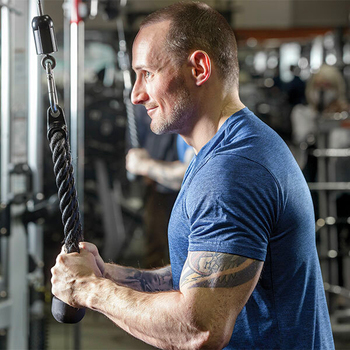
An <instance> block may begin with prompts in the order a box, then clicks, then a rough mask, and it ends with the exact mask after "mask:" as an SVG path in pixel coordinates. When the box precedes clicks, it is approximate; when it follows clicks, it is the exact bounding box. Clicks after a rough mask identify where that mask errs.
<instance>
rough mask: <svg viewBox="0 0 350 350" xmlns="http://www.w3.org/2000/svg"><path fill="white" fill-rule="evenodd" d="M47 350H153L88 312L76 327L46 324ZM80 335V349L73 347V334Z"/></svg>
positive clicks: (53, 321) (94, 313)
mask: <svg viewBox="0 0 350 350" xmlns="http://www.w3.org/2000/svg"><path fill="white" fill-rule="evenodd" d="M48 327H49V330H48V339H47V340H48V347H47V349H48V350H78V349H79V348H80V349H81V350H112V349H113V350H115V349H118V350H149V349H155V348H154V347H152V346H150V345H147V344H145V343H143V342H141V341H139V340H138V339H136V338H134V337H132V336H131V335H129V334H128V333H126V332H124V331H123V330H122V329H120V328H119V327H117V326H115V325H114V324H113V322H112V321H110V320H109V319H107V317H105V316H103V315H101V314H99V313H97V312H93V311H90V310H87V311H86V314H85V317H84V319H83V320H82V321H81V322H80V324H78V325H67V324H60V323H58V322H56V321H55V320H54V319H53V318H52V317H50V320H49V322H48ZM78 333H80V334H81V338H80V347H79V348H78V347H77V346H75V334H78Z"/></svg>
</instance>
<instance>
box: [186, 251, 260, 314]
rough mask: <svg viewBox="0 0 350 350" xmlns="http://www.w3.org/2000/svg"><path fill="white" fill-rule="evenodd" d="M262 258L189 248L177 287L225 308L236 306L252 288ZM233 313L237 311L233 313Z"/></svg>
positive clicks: (238, 306) (237, 307)
mask: <svg viewBox="0 0 350 350" xmlns="http://www.w3.org/2000/svg"><path fill="white" fill-rule="evenodd" d="M262 267H263V262H262V261H258V260H253V259H249V258H246V257H243V256H239V255H233V254H226V253H218V252H205V251H197V252H189V254H188V257H187V260H186V263H185V265H184V267H183V270H182V274H181V280H180V289H181V292H182V293H184V294H187V295H192V296H194V297H195V296H197V298H204V299H206V295H210V298H211V299H210V300H211V301H212V302H213V303H215V302H217V303H218V305H212V306H213V307H214V306H215V307H218V308H223V309H226V310H227V311H228V310H229V309H230V308H232V310H235V311H237V310H239V311H238V312H240V310H241V309H242V308H243V306H244V305H245V303H246V302H247V301H248V299H249V297H250V295H251V293H252V292H253V290H254V288H255V286H256V284H257V282H258V280H259V277H260V273H261V270H262ZM236 316H237V315H236Z"/></svg>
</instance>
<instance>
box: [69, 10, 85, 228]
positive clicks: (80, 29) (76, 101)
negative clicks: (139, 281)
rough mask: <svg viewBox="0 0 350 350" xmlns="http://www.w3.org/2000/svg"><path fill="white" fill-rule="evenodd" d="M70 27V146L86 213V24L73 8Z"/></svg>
mask: <svg viewBox="0 0 350 350" xmlns="http://www.w3.org/2000/svg"><path fill="white" fill-rule="evenodd" d="M76 5H77V4H76ZM71 11H72V14H71V15H72V19H71V26H70V34H71V35H70V44H71V45H70V53H71V59H70V144H71V152H72V159H73V166H74V170H75V178H76V183H77V192H78V197H79V203H80V208H81V212H82V222H83V213H84V207H83V204H84V74H83V72H84V22H83V21H82V20H81V19H80V18H79V15H78V14H77V8H75V6H74V4H73V6H72V9H71Z"/></svg>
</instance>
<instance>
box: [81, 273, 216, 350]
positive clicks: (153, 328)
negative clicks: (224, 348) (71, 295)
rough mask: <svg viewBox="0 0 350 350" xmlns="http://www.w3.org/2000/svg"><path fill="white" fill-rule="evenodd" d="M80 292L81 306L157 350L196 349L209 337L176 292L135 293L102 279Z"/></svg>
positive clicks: (86, 286) (179, 293)
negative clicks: (103, 316)
mask: <svg viewBox="0 0 350 350" xmlns="http://www.w3.org/2000/svg"><path fill="white" fill-rule="evenodd" d="M81 291H82V292H81V293H82V294H81V298H79V299H80V300H81V303H82V305H83V306H86V307H88V308H90V309H92V310H94V311H98V312H100V313H102V314H104V315H105V316H107V317H108V318H109V319H111V320H112V321H113V322H114V323H115V324H116V325H117V326H119V327H121V328H122V329H124V330H125V331H127V332H128V333H130V334H132V335H133V336H135V337H137V338H139V339H141V340H143V341H144V342H146V343H149V344H151V345H153V346H156V347H157V348H160V349H170V348H171V349H188V350H190V349H191V350H193V349H199V348H202V347H201V344H203V343H205V342H206V341H207V338H208V336H209V332H208V331H207V330H205V329H201V328H202V327H200V325H199V324H197V323H196V322H194V319H195V318H194V317H191V316H190V315H191V314H192V313H193V311H192V309H191V308H189V307H188V306H187V305H186V300H185V298H184V296H183V294H182V293H181V292H179V291H169V292H161V293H144V292H138V291H135V290H132V289H130V288H127V287H124V286H119V285H117V284H115V283H114V282H113V281H111V280H109V279H105V278H97V279H95V280H94V281H91V282H88V283H87V284H85V285H84V288H83V289H81ZM209 348H210V349H212V348H211V347H209ZM209 348H208V349H209Z"/></svg>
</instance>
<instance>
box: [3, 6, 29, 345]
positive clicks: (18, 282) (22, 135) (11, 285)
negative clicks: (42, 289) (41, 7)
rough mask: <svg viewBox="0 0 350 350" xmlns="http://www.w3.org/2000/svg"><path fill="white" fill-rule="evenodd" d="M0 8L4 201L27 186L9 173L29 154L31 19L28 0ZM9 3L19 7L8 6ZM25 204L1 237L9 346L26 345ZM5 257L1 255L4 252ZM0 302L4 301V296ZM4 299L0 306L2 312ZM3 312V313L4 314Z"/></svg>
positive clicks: (13, 208)
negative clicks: (28, 34)
mask: <svg viewBox="0 0 350 350" xmlns="http://www.w3.org/2000/svg"><path fill="white" fill-rule="evenodd" d="M3 5H4V6H3V7H2V9H1V46H2V50H1V201H3V202H7V203H8V202H9V200H10V199H9V197H10V196H9V194H10V193H16V192H19V191H22V190H23V183H21V182H20V181H17V182H16V181H15V180H18V179H15V178H12V177H10V174H9V165H10V163H12V164H16V163H23V162H26V160H27V152H26V150H27V145H26V125H27V107H28V106H27V89H26V88H27V76H28V72H27V66H26V64H25V62H26V61H27V40H26V39H27V36H26V35H23V33H27V32H28V30H29V29H28V28H29V24H28V21H27V19H28V18H27V14H28V3H27V2H23V1H20V0H12V1H11V2H10V1H8V0H6V1H3ZM9 5H11V7H13V8H14V9H16V11H10V10H9V8H8V7H7V6H9ZM22 210H23V205H15V204H13V205H11V213H10V215H11V221H10V228H11V229H10V236H9V237H8V238H4V239H2V241H1V248H2V253H3V254H4V256H5V257H6V261H8V264H6V265H7V266H5V268H6V269H5V270H4V271H3V272H4V274H7V277H6V282H7V283H6V285H7V292H8V295H7V298H8V299H7V301H6V302H7V305H8V308H7V312H6V313H5V315H9V317H8V318H7V319H6V321H7V328H8V339H7V345H8V348H9V349H23V350H25V349H27V347H28V284H27V270H28V267H27V264H28V262H27V260H28V259H27V237H26V234H25V230H24V227H23V224H22V223H21V221H20V219H18V218H17V217H18V213H19V212H20V211H22ZM2 258H3V257H2ZM0 304H2V302H0ZM2 311H3V310H2V308H1V305H0V312H2ZM0 318H2V317H0Z"/></svg>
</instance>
